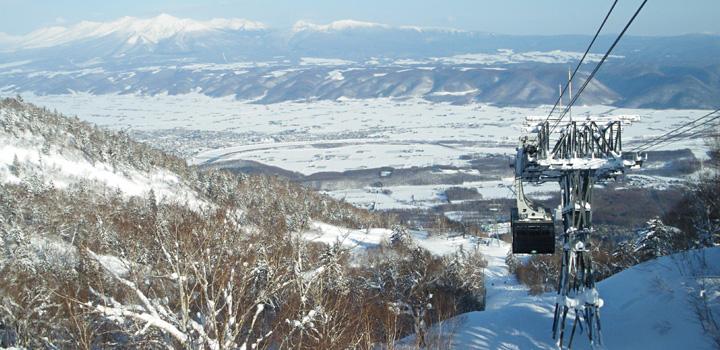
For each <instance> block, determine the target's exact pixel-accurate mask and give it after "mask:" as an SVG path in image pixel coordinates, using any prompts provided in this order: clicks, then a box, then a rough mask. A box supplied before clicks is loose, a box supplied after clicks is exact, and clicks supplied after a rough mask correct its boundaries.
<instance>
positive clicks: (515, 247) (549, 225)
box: [510, 208, 555, 254]
mask: <svg viewBox="0 0 720 350" xmlns="http://www.w3.org/2000/svg"><path fill="white" fill-rule="evenodd" d="M510 216H511V219H512V223H511V229H512V252H513V254H552V253H554V252H555V223H554V222H553V220H552V219H547V218H545V217H541V218H537V219H521V218H520V217H519V215H518V208H512V209H511V211H510Z"/></svg>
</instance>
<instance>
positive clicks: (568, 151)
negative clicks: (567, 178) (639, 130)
mask: <svg viewBox="0 0 720 350" xmlns="http://www.w3.org/2000/svg"><path fill="white" fill-rule="evenodd" d="M622 124H623V121H621V120H614V121H606V122H605V123H598V122H596V121H594V120H588V121H583V122H577V121H574V122H570V123H568V124H567V125H566V126H565V127H564V128H562V129H561V131H560V133H559V136H558V137H557V141H556V142H555V143H553V147H552V148H550V145H551V140H550V128H549V124H548V123H547V122H545V123H541V124H538V125H537V126H536V127H535V129H534V130H533V133H532V134H529V135H526V136H523V137H522V138H521V139H520V145H519V146H518V147H519V148H518V156H519V157H518V159H517V162H516V165H515V166H516V168H515V171H516V175H519V176H520V177H522V179H523V180H525V181H529V182H548V181H559V180H560V178H561V176H562V175H563V173H567V172H568V171H573V170H592V171H593V173H594V174H595V178H596V180H599V181H603V180H607V179H612V178H615V177H617V176H618V175H620V174H622V173H623V172H624V171H625V170H626V169H635V168H639V167H640V166H641V165H642V162H643V161H644V160H645V158H646V157H645V154H642V153H632V152H628V153H625V154H623V152H622V138H621V134H622Z"/></svg>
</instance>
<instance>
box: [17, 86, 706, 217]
mask: <svg viewBox="0 0 720 350" xmlns="http://www.w3.org/2000/svg"><path fill="white" fill-rule="evenodd" d="M24 98H25V100H27V101H30V102H33V103H35V104H37V105H41V106H48V108H51V109H57V110H58V111H60V112H62V113H64V114H66V115H77V117H78V118H80V119H82V120H86V121H89V122H92V123H95V124H98V125H100V126H104V127H108V128H111V129H122V130H145V131H157V130H178V131H188V130H190V131H199V132H201V131H215V132H219V131H230V132H235V133H239V134H243V135H253V136H252V137H249V138H248V137H245V138H240V137H238V138H237V140H232V139H231V141H229V142H226V143H220V142H218V140H216V139H211V138H208V139H206V140H203V142H200V143H191V142H184V141H188V140H183V139H179V140H178V141H177V144H178V147H186V148H187V147H190V148H192V149H184V151H185V153H186V154H193V156H192V157H191V158H189V159H188V160H189V161H190V162H191V163H195V164H199V163H204V162H208V161H226V160H234V159H244V160H252V161H257V162H260V163H263V164H267V165H272V166H276V167H279V168H283V169H287V170H291V171H296V172H299V173H302V174H306V175H309V174H313V173H317V172H342V171H346V170H357V169H365V168H379V167H387V166H390V167H394V168H408V167H413V166H417V167H422V166H434V165H452V166H457V167H468V166H469V165H470V164H469V160H468V159H469V158H470V157H467V156H468V155H479V156H484V155H507V156H512V155H514V154H515V147H516V144H517V139H518V137H519V136H520V134H521V132H522V129H523V121H524V120H525V118H526V117H527V116H534V117H535V119H544V118H545V117H546V116H547V114H548V113H549V111H550V108H551V106H540V107H535V108H520V107H497V106H492V105H484V104H470V105H461V106H456V105H451V104H446V103H429V102H427V101H425V100H420V99H416V100H402V101H399V100H393V99H369V100H342V101H316V102H311V103H297V102H283V103H277V104H271V105H258V104H252V103H247V102H242V101H237V100H234V99H233V98H211V97H208V96H205V95H201V94H198V93H191V94H186V95H178V96H170V95H156V96H141V95H97V96H95V95H90V94H83V93H78V94H72V95H44V96H39V95H33V94H27V95H25V96H24ZM706 113H707V111H700V110H648V109H621V108H615V107H608V106H590V107H575V108H574V109H573V111H572V114H573V118H576V119H577V118H583V117H586V116H597V117H621V116H623V117H626V118H627V117H628V116H631V117H633V116H639V117H640V118H639V119H640V121H639V122H637V121H636V122H633V123H632V124H631V125H625V126H624V127H623V130H624V131H623V142H624V149H625V150H632V149H633V148H634V147H635V146H636V145H638V144H639V143H641V142H643V141H649V140H652V139H654V138H655V137H657V136H659V135H662V134H664V133H665V132H668V131H670V130H672V129H674V128H676V127H677V126H678V125H680V124H681V123H685V122H687V121H688V120H691V119H692V118H696V117H698V116H701V115H705V114H706ZM633 118H634V117H633ZM200 137H202V136H200ZM194 141H196V140H194ZM190 144H192V145H193V146H189V145H190ZM682 148H690V149H692V150H693V151H694V152H695V154H696V156H698V157H705V144H704V142H703V140H701V139H688V140H683V141H681V142H678V143H674V144H670V145H667V146H665V147H664V148H661V149H682ZM463 156H465V157H463ZM461 157H462V158H461ZM668 181H672V179H670V180H668ZM511 184H512V183H511V182H509V181H508V180H507V179H505V180H503V179H499V178H498V179H497V180H495V181H491V182H484V183H466V184H463V186H464V187H475V188H477V189H478V191H479V193H480V194H481V195H482V196H483V198H485V199H492V198H505V197H511V196H512V194H511V192H510V191H509V190H508V189H507V187H506V185H511ZM546 186H549V187H545V186H541V187H540V188H528V189H526V191H527V192H528V193H532V194H538V193H542V192H547V191H557V185H556V184H549V185H546ZM658 186H663V184H662V183H660V184H658ZM446 187H447V186H443V185H437V186H397V187H390V188H383V189H388V190H390V191H391V192H387V193H392V194H391V195H386V194H382V193H380V194H379V193H378V190H377V189H376V188H347V189H343V190H338V191H332V192H330V193H329V195H330V196H332V197H333V198H336V199H345V200H346V201H347V202H349V203H352V204H354V205H357V206H359V207H366V208H367V207H370V206H371V205H375V204H376V206H375V208H380V209H392V208H409V207H412V208H423V207H428V206H434V205H437V203H440V202H442V201H443V200H444V198H443V191H444V189H445V188H446Z"/></svg>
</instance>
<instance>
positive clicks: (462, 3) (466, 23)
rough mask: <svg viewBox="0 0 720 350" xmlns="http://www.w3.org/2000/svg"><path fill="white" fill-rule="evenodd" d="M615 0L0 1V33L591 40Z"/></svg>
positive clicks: (716, 24) (683, 29) (619, 10)
mask: <svg viewBox="0 0 720 350" xmlns="http://www.w3.org/2000/svg"><path fill="white" fill-rule="evenodd" d="M641 3H642V0H620V1H619V3H618V5H617V7H616V9H615V11H614V12H613V17H612V20H611V22H609V24H608V25H607V27H606V28H608V29H607V30H606V31H604V33H619V32H620V31H621V30H622V27H623V26H624V24H625V23H626V22H627V21H628V20H629V19H630V17H631V16H632V14H633V13H634V11H635V10H636V9H637V7H638V6H639V5H640V4H641ZM611 5H612V0H551V1H539V0H492V1H488V0H443V1H439V0H433V1H431V0H362V1H359V0H358V1H356V0H219V1H198V0H175V1H170V0H123V1H99V0H68V1H58V0H0V8H1V9H2V11H0V32H3V33H6V34H11V35H25V34H28V33H30V32H31V31H33V30H35V29H38V28H42V27H49V26H53V25H60V26H66V27H67V26H71V25H73V24H76V23H78V22H80V21H83V20H87V21H96V22H107V21H113V20H116V19H118V18H121V17H124V16H132V17H140V18H151V17H155V16H157V15H159V14H162V13H167V14H170V15H173V16H176V17H180V18H193V19H197V20H208V19H212V18H245V19H248V20H253V21H260V22H263V23H266V24H267V25H269V26H270V27H273V28H287V27H291V26H292V25H293V24H294V23H295V22H296V21H298V20H303V21H308V22H312V23H315V24H327V23H330V22H332V21H336V20H343V19H353V20H358V21H364V22H376V23H384V24H391V25H412V26H422V27H448V28H457V29H465V30H473V31H483V32H493V33H499V34H514V35H526V34H542V35H555V34H588V35H592V34H594V33H595V31H596V30H597V27H598V26H599V24H600V23H601V22H602V19H603V18H604V16H605V14H606V13H607V11H608V10H609V9H610V6H611ZM718 15H720V0H690V1H678V0H650V1H648V3H647V4H646V5H645V8H644V9H643V11H642V12H641V14H640V16H639V17H638V19H637V20H636V22H635V23H634V24H633V26H632V27H631V28H630V31H629V32H628V35H652V36H658V35H681V34H688V33H716V34H717V33H720V21H718V20H717V17H718Z"/></svg>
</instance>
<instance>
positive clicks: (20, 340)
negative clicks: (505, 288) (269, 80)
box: [0, 99, 484, 349]
mask: <svg viewBox="0 0 720 350" xmlns="http://www.w3.org/2000/svg"><path fill="white" fill-rule="evenodd" d="M0 125H1V126H2V129H1V130H0V147H1V148H2V150H3V152H2V157H1V158H0V161H1V162H2V164H1V165H0V230H2V234H3V237H4V239H3V240H2V241H1V242H0V244H2V250H1V251H2V254H0V271H1V272H2V274H0V276H1V277H0V297H1V299H0V305H1V306H2V308H0V320H1V322H2V327H0V345H2V346H3V347H13V346H14V347H24V348H67V349H71V348H90V347H101V348H106V347H114V346H121V347H128V348H153V347H158V346H164V347H176V348H178V347H188V348H208V349H220V348H238V347H248V346H250V347H254V348H293V349H300V348H308V349H311V348H325V349H332V348H347V347H348V344H360V343H362V344H373V343H378V342H383V343H388V342H391V341H392V339H397V338H398V337H400V336H404V335H407V334H410V333H411V332H413V331H415V332H418V331H422V330H424V329H425V328H426V327H427V325H428V324H431V323H432V322H434V321H433V320H438V319H444V318H447V317H451V316H454V315H456V314H458V313H460V312H465V311H470V310H480V309H482V307H483V305H482V293H483V284H482V274H478V272H477V271H479V270H478V269H481V268H482V266H483V265H482V264H484V262H483V260H482V256H481V255H469V256H468V255H455V254H450V255H448V256H443V257H441V256H433V255H431V254H430V253H428V252H427V251H426V250H424V249H421V248H418V247H417V246H414V245H413V244H412V243H411V242H410V241H406V240H405V238H402V239H401V238H398V237H407V235H408V232H407V231H406V230H405V229H403V228H402V227H400V226H394V227H393V228H392V230H390V229H387V228H388V227H390V226H391V223H392V220H389V219H387V218H383V217H379V216H376V215H373V214H370V213H368V212H365V211H361V210H358V209H356V208H354V207H352V206H350V205H348V204H345V203H341V202H338V201H335V200H332V199H330V198H329V197H327V196H323V195H320V194H318V193H317V192H314V191H312V190H309V189H307V188H304V187H301V186H298V185H296V184H293V183H291V182H289V181H288V180H283V179H280V178H276V177H268V176H248V175H239V176H238V175H233V174H231V173H229V172H223V171H212V170H211V171H200V170H198V169H196V168H192V167H188V166H187V165H186V164H185V162H184V161H182V160H180V159H179V158H176V157H174V156H170V155H168V154H165V153H162V152H160V151H157V150H154V149H151V148H149V147H147V146H145V145H142V144H138V143H135V142H133V141H130V140H129V139H128V138H127V136H125V135H124V134H122V133H113V132H109V131H105V130H101V129H98V128H97V127H93V126H91V125H89V124H87V123H83V122H80V121H78V120H76V119H69V118H66V117H64V116H62V115H59V114H57V113H54V112H51V111H49V110H47V109H41V108H37V107H35V106H33V105H28V104H25V103H23V102H22V101H21V100H17V99H4V100H2V102H1V103H0ZM319 222H323V223H327V224H325V225H328V224H329V225H332V227H335V228H342V229H341V231H344V232H348V231H351V230H357V231H359V232H364V233H361V234H363V235H369V234H371V233H373V234H375V233H380V234H381V236H380V237H381V239H380V240H378V241H377V242H376V243H375V244H376V246H377V247H376V249H373V250H372V251H371V252H367V253H365V254H361V255H357V256H356V255H355V254H352V253H351V251H350V250H349V249H348V248H346V247H344V246H343V245H342V244H340V243H339V241H338V243H335V242H334V241H333V242H329V243H330V244H326V243H321V242H314V241H313V240H312V239H309V238H308V239H306V238H305V237H304V234H306V233H308V232H311V231H313V230H314V227H316V226H317V225H318V223H319ZM383 227H385V228H386V229H382V228H383ZM373 228H381V229H380V230H375V229H373ZM394 237H395V238H394ZM341 238H342V237H338V238H337V239H338V240H339V239H341ZM432 296H434V297H432ZM428 298H433V299H432V301H431V302H428ZM389 305H390V306H393V305H394V306H393V307H391V308H388V306H389ZM431 305H437V306H438V307H440V310H446V311H443V312H442V313H441V312H440V311H439V310H438V311H435V309H433V308H432V307H431ZM368 346H369V345H364V346H363V347H368Z"/></svg>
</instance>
